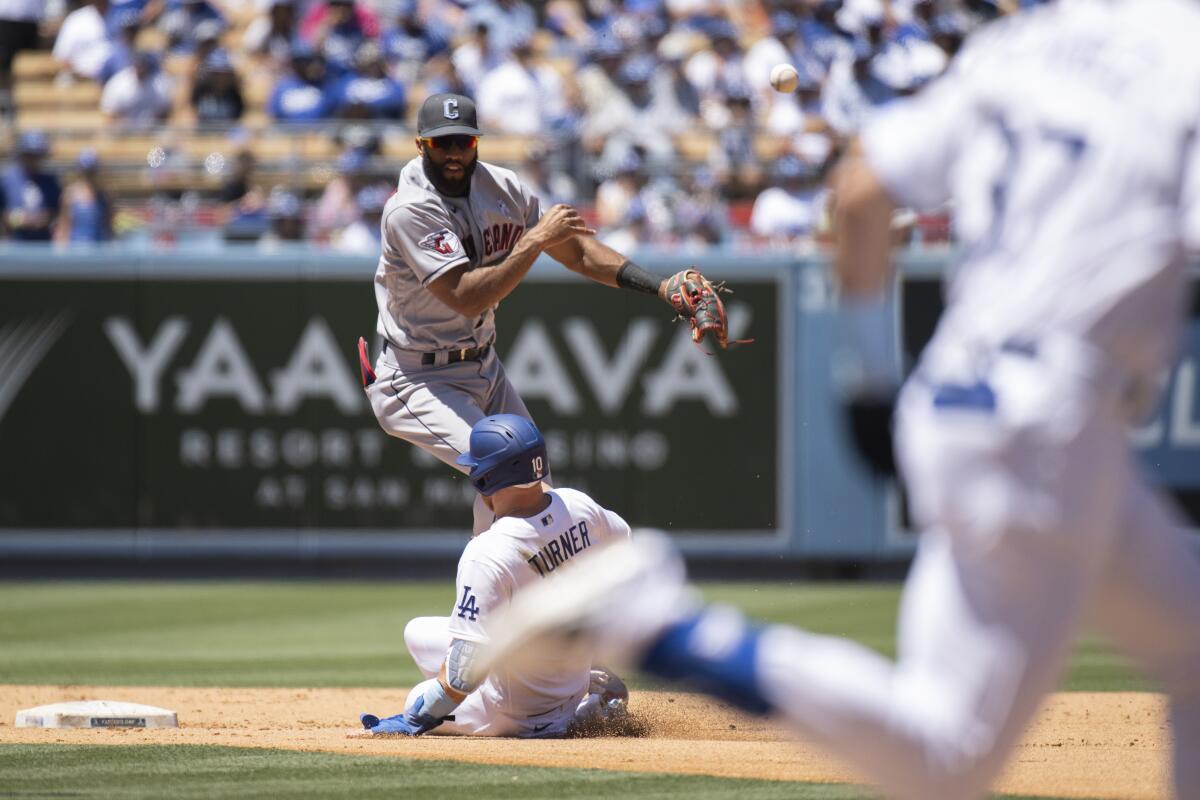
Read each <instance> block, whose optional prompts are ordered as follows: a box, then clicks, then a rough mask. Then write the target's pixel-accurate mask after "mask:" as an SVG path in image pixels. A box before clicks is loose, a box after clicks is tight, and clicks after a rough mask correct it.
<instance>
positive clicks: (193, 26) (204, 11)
mask: <svg viewBox="0 0 1200 800" xmlns="http://www.w3.org/2000/svg"><path fill="white" fill-rule="evenodd" d="M158 24H159V27H160V28H161V29H162V31H163V32H164V33H165V34H166V35H167V50H168V51H169V52H171V53H172V54H180V53H191V52H193V51H195V49H196V47H197V45H198V44H199V43H200V42H202V41H211V40H214V39H219V38H220V36H221V34H222V33H223V32H224V31H225V29H226V28H227V27H228V24H227V23H226V21H225V17H224V16H223V15H222V14H221V12H220V11H219V10H218V9H217V8H216V7H215V6H214V5H213V4H212V3H210V2H208V0H169V2H168V5H167V10H166V11H165V12H164V13H163V15H162V16H161V17H160V18H159V20H158ZM201 58H203V55H201Z"/></svg>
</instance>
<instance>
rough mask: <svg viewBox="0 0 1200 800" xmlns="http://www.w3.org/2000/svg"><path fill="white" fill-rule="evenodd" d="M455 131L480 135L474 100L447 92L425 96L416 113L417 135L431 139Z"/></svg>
mask: <svg viewBox="0 0 1200 800" xmlns="http://www.w3.org/2000/svg"><path fill="white" fill-rule="evenodd" d="M455 133H467V134H471V135H472V136H480V135H482V133H483V132H482V131H481V130H479V121H478V120H477V119H476V116H475V101H473V100H472V99H471V98H469V97H467V96H465V95H461V94H451V93H449V92H444V93H442V94H435V95H431V96H430V97H428V98H426V99H425V102H424V103H422V104H421V111H420V113H418V114H417V136H420V137H421V138H422V139H432V138H436V137H438V136H450V135H451V134H455Z"/></svg>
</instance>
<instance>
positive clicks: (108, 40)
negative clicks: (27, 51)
mask: <svg viewBox="0 0 1200 800" xmlns="http://www.w3.org/2000/svg"><path fill="white" fill-rule="evenodd" d="M107 12H108V0H88V2H87V3H86V4H85V5H83V6H81V7H80V8H77V9H75V10H74V11H72V12H71V13H70V14H68V15H67V17H66V19H64V20H63V23H62V27H60V28H59V29H58V38H56V39H55V41H54V58H55V60H56V61H57V62H58V66H59V70H60V73H61V74H63V75H68V76H74V77H79V78H86V79H88V80H94V81H100V80H103V76H102V74H101V73H102V71H103V69H104V65H105V64H106V63H107V62H108V59H109V57H110V56H111V55H112V51H113V38H112V36H111V35H110V34H109V31H108V26H107V24H106V23H105V20H104V15H105V14H106V13H107Z"/></svg>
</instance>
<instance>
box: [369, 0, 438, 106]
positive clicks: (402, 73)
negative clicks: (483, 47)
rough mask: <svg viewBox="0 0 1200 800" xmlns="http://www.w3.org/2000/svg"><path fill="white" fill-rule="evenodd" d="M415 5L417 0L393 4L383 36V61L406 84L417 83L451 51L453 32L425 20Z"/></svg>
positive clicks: (405, 0)
mask: <svg viewBox="0 0 1200 800" xmlns="http://www.w3.org/2000/svg"><path fill="white" fill-rule="evenodd" d="M416 5H417V4H416V0H399V1H398V2H393V3H392V5H391V6H390V14H391V17H390V20H389V23H388V25H387V26H386V27H385V29H384V32H383V36H382V42H383V52H384V58H385V59H386V60H387V63H388V65H389V67H390V68H391V70H392V74H393V75H394V76H395V77H396V78H397V79H398V80H400V81H401V82H403V83H405V84H407V85H412V83H413V82H414V81H416V80H417V77H418V75H419V73H420V71H421V69H422V67H424V66H425V65H426V64H427V63H428V62H430V61H431V60H433V59H435V58H441V57H443V56H445V55H446V54H447V53H448V52H449V50H450V34H451V32H450V31H449V30H448V29H447V28H446V27H445V26H444V25H438V24H435V23H434V21H432V20H431V21H429V22H426V21H425V20H423V19H422V18H421V16H420V15H419V14H418V13H417V7H416Z"/></svg>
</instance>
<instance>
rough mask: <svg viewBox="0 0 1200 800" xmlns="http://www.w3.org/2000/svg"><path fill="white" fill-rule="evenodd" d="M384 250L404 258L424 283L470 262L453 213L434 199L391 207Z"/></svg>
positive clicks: (385, 230) (384, 229)
mask: <svg viewBox="0 0 1200 800" xmlns="http://www.w3.org/2000/svg"><path fill="white" fill-rule="evenodd" d="M383 239H384V253H385V254H386V253H388V252H389V251H390V252H391V253H392V254H393V256H394V257H397V258H400V259H403V261H404V263H405V264H407V265H408V266H409V267H410V268H411V269H412V271H413V272H414V273H415V274H416V276H417V279H418V280H419V281H421V285H422V286H428V285H429V283H430V282H431V281H433V280H434V279H436V278H438V277H439V276H441V275H443V274H444V273H446V272H448V271H449V270H451V269H454V268H455V267H457V266H460V265H462V264H466V263H468V260H469V259H468V258H467V251H466V250H465V249H464V248H463V244H462V242H461V241H460V240H459V238H458V236H457V235H456V234H455V233H454V228H453V226H452V225H451V224H450V215H449V213H448V212H447V211H446V209H445V208H443V207H441V206H439V205H437V204H436V203H433V202H409V203H404V204H402V205H398V206H396V207H395V208H393V209H391V210H390V211H389V212H388V214H387V216H386V217H384V221H383Z"/></svg>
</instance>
